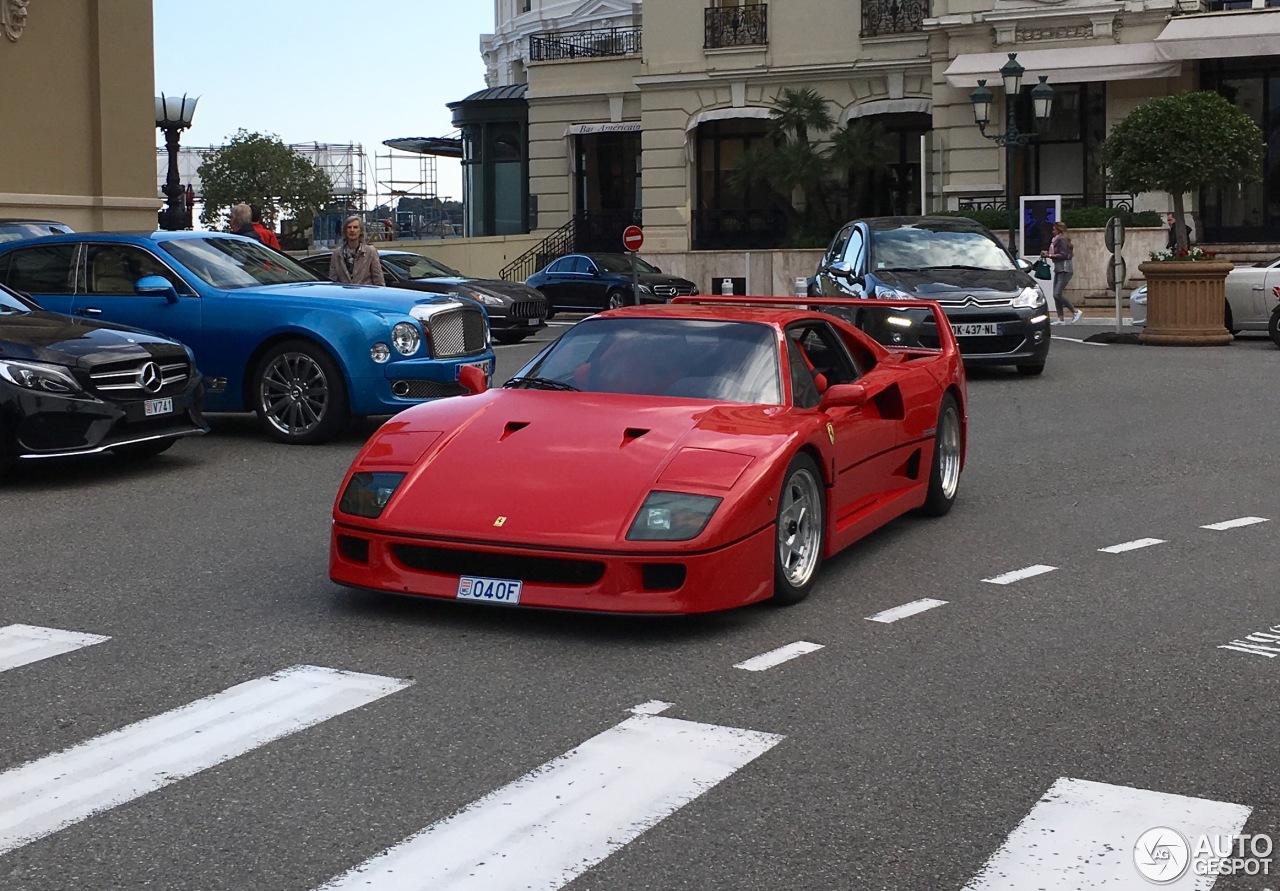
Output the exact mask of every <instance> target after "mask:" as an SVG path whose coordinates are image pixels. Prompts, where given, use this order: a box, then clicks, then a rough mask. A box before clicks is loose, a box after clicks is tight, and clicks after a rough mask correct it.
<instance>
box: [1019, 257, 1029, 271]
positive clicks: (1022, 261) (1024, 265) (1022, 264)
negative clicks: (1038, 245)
mask: <svg viewBox="0 0 1280 891" xmlns="http://www.w3.org/2000/svg"><path fill="white" fill-rule="evenodd" d="M1018 268H1019V269H1021V270H1022V271H1023V272H1026V271H1027V270H1029V269H1030V268H1031V261H1030V260H1028V259H1026V258H1025V257H1019V258H1018Z"/></svg>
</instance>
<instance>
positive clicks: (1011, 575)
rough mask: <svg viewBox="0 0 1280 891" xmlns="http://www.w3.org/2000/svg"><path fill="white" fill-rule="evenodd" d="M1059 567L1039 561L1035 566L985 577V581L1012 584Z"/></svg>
mask: <svg viewBox="0 0 1280 891" xmlns="http://www.w3.org/2000/svg"><path fill="white" fill-rule="evenodd" d="M1057 568H1058V567H1056V566H1047V565H1046V564H1044V563H1037V564H1036V565H1034V566H1027V567H1024V568H1022V569H1015V570H1013V571H1012V572H1004V573H1001V574H1000V575H997V576H993V577H991V578H989V579H983V581H984V582H990V583H991V584H993V585H1011V584H1013V583H1014V582H1020V581H1022V580H1023V579H1029V578H1032V577H1034V576H1037V575H1044V574H1045V573H1046V572H1053V571H1054V570H1055V569H1057Z"/></svg>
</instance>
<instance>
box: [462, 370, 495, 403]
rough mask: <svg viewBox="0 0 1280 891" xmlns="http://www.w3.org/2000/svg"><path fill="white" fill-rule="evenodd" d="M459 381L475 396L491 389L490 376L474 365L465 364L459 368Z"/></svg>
mask: <svg viewBox="0 0 1280 891" xmlns="http://www.w3.org/2000/svg"><path fill="white" fill-rule="evenodd" d="M458 383H460V384H462V388H463V389H464V390H466V391H467V392H468V393H470V394H471V395H473V396H478V395H480V394H481V393H483V392H484V391H485V390H487V389H489V378H488V376H487V375H486V374H485V373H484V372H483V371H481V370H480V369H479V368H477V367H476V366H474V365H463V366H462V367H461V368H459V369H458Z"/></svg>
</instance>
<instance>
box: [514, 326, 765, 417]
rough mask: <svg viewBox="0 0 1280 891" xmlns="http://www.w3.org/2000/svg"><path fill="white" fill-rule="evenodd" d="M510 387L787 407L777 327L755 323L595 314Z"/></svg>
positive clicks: (560, 341)
mask: <svg viewBox="0 0 1280 891" xmlns="http://www.w3.org/2000/svg"><path fill="white" fill-rule="evenodd" d="M508 384H509V386H512V387H516V388H527V389H561V390H565V389H567V390H583V391H586V392H589V393H633V394H638V395H645V396H675V397H681V398H692V399H715V400H717V401H723V402H742V403H750V404H767V405H780V404H781V403H782V398H781V395H780V394H781V384H780V371H779V365H778V345H777V340H776V338H775V336H774V332H773V329H772V328H771V327H769V326H768V325H763V324H757V323H754V322H721V321H704V320H698V319H654V318H639V319H638V318H614V319H587V320H586V321H584V322H580V323H579V324H578V325H576V326H574V327H573V328H571V329H570V330H569V331H568V332H567V333H566V334H565V335H564V336H563V337H561V338H560V339H559V340H558V341H556V343H555V344H554V345H553V346H551V347H550V348H549V349H548V350H547V351H546V352H545V353H543V354H542V355H540V356H538V357H536V358H535V359H534V360H533V361H532V362H530V363H529V365H527V366H525V368H524V369H522V370H521V371H519V372H518V373H517V374H516V376H515V377H514V378H512V380H511V381H510V382H508Z"/></svg>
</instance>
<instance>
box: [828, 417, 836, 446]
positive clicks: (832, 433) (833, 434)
mask: <svg viewBox="0 0 1280 891" xmlns="http://www.w3.org/2000/svg"><path fill="white" fill-rule="evenodd" d="M827 439H829V440H831V444H832V445H835V444H836V428H835V426H834V425H833V424H832V423H831V422H830V421H827Z"/></svg>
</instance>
